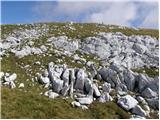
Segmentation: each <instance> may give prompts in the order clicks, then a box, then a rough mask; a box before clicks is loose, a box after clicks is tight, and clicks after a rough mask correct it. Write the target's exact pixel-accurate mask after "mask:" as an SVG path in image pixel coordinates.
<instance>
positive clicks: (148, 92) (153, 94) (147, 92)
mask: <svg viewBox="0 0 160 120" xmlns="http://www.w3.org/2000/svg"><path fill="white" fill-rule="evenodd" d="M141 94H142V96H143V97H147V98H154V97H157V96H158V95H157V93H156V92H154V91H152V90H151V89H150V88H146V89H145V90H144V91H143V92H142V93H141Z"/></svg>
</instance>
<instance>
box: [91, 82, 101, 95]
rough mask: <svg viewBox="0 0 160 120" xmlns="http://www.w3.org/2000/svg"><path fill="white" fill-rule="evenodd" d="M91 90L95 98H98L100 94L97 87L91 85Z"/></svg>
mask: <svg viewBox="0 0 160 120" xmlns="http://www.w3.org/2000/svg"><path fill="white" fill-rule="evenodd" d="M92 88H93V94H94V95H95V96H96V97H100V95H101V93H100V91H99V90H98V87H97V86H96V84H93V86H92Z"/></svg>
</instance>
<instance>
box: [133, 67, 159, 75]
mask: <svg viewBox="0 0 160 120" xmlns="http://www.w3.org/2000/svg"><path fill="white" fill-rule="evenodd" d="M132 71H134V72H137V73H146V74H147V75H148V76H149V77H155V76H158V75H159V69H157V68H147V67H144V68H136V69H132Z"/></svg>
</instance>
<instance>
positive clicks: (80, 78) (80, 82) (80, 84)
mask: <svg viewBox="0 0 160 120" xmlns="http://www.w3.org/2000/svg"><path fill="white" fill-rule="evenodd" d="M85 77H86V75H85V72H84V70H83V69H79V71H78V73H77V77H76V83H75V86H74V87H75V89H79V90H83V88H84V79H85Z"/></svg>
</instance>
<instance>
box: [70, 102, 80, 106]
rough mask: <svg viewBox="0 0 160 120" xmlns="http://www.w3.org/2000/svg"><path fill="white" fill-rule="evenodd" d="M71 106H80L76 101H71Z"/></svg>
mask: <svg viewBox="0 0 160 120" xmlns="http://www.w3.org/2000/svg"><path fill="white" fill-rule="evenodd" d="M71 104H72V106H73V107H81V104H80V103H79V102H77V101H73V102H72V103H71Z"/></svg>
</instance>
